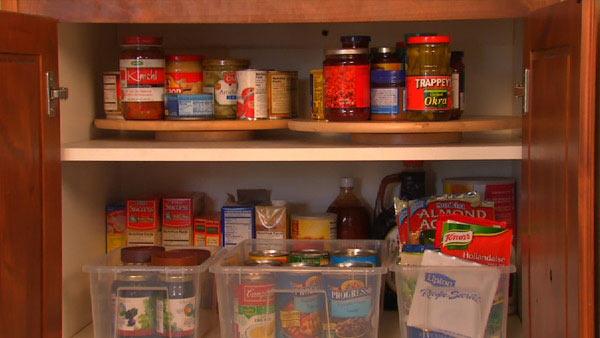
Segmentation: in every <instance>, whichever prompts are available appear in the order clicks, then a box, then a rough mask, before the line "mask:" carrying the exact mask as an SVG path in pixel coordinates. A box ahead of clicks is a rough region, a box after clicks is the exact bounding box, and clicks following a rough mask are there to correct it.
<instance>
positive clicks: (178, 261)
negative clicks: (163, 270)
mask: <svg viewBox="0 0 600 338" xmlns="http://www.w3.org/2000/svg"><path fill="white" fill-rule="evenodd" d="M174 251H177V250H172V251H164V252H157V253H155V254H153V255H152V260H151V262H152V265H157V266H193V265H198V264H196V263H197V262H198V258H197V257H196V255H195V254H193V253H190V252H174Z"/></svg>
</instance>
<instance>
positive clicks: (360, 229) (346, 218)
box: [327, 177, 371, 239]
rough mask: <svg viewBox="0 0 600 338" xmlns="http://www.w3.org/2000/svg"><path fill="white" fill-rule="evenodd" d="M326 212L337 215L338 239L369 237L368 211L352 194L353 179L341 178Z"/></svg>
mask: <svg viewBox="0 0 600 338" xmlns="http://www.w3.org/2000/svg"><path fill="white" fill-rule="evenodd" d="M327 212H331V213H334V214H336V215H337V236H338V237H337V238H338V239H366V238H369V220H370V219H371V217H370V214H369V211H368V210H367V208H365V206H364V205H363V203H362V202H361V201H360V199H359V198H358V197H357V196H356V195H355V194H354V180H353V179H352V178H350V177H344V178H342V180H341V185H340V194H339V195H338V197H337V198H336V199H335V201H333V203H331V205H330V206H329V208H328V209H327Z"/></svg>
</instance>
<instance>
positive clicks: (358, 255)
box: [331, 249, 380, 266]
mask: <svg viewBox="0 0 600 338" xmlns="http://www.w3.org/2000/svg"><path fill="white" fill-rule="evenodd" d="M348 262H354V263H368V264H370V266H379V265H380V262H379V255H378V254H377V251H375V250H370V249H344V250H336V251H334V252H333V253H332V254H331V265H334V266H338V264H340V263H348Z"/></svg>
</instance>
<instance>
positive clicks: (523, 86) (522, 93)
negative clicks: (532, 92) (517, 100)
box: [513, 68, 530, 115]
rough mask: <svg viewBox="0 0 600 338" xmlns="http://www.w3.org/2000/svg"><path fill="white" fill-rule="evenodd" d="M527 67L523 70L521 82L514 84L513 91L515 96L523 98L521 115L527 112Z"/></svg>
mask: <svg viewBox="0 0 600 338" xmlns="http://www.w3.org/2000/svg"><path fill="white" fill-rule="evenodd" d="M529 73H530V71H529V69H528V68H525V70H524V71H523V82H522V83H517V84H515V87H514V90H513V93H514V95H515V97H521V98H523V115H527V113H529Z"/></svg>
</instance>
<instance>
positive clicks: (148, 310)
mask: <svg viewBox="0 0 600 338" xmlns="http://www.w3.org/2000/svg"><path fill="white" fill-rule="evenodd" d="M153 301H154V299H153V298H152V297H119V298H118V305H117V306H118V308H117V331H118V334H119V336H128V337H146V336H149V335H151V334H152V332H153V331H154V306H153Z"/></svg>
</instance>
